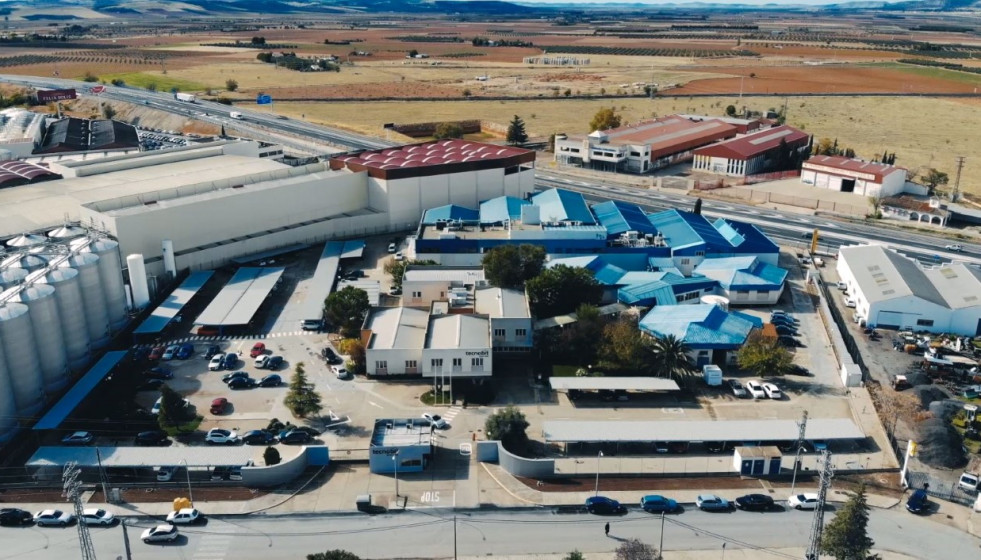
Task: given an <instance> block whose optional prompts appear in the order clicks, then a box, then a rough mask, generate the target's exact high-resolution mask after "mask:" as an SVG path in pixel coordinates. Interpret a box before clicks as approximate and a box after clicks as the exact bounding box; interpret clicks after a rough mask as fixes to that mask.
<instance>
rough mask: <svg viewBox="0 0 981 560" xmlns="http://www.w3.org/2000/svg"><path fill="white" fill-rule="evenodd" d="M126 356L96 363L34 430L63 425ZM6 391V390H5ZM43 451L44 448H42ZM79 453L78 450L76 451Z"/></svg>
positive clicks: (116, 355) (118, 354) (112, 354)
mask: <svg viewBox="0 0 981 560" xmlns="http://www.w3.org/2000/svg"><path fill="white" fill-rule="evenodd" d="M125 356H126V352H122V351H117V352H106V353H105V355H103V356H102V358H101V359H100V360H99V361H98V362H96V364H95V365H94V366H92V368H91V369H89V370H88V371H87V372H85V375H83V376H82V378H81V379H79V380H78V382H77V383H75V385H74V386H73V387H72V388H71V389H69V390H68V392H67V393H65V396H63V397H61V400H59V401H58V402H57V403H56V404H55V405H54V406H53V407H51V410H49V411H48V413H47V414H45V415H44V416H42V417H41V419H40V420H38V423H37V424H34V428H33V429H34V430H35V431H40V430H54V429H56V428H58V426H61V423H62V422H64V421H65V418H68V415H69V414H71V413H72V412H74V410H75V409H76V408H78V405H80V404H82V401H83V400H85V397H87V396H89V393H91V392H92V390H93V389H95V387H96V386H97V385H98V384H99V383H101V382H102V380H103V379H105V378H106V376H107V375H109V372H111V371H112V370H113V368H115V367H116V364H118V363H119V362H120V360H122V359H123V357H125ZM5 390H6V389H5ZM42 449H43V448H42ZM75 450H76V451H77V449H75Z"/></svg>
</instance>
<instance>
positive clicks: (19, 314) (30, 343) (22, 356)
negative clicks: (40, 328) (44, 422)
mask: <svg viewBox="0 0 981 560" xmlns="http://www.w3.org/2000/svg"><path fill="white" fill-rule="evenodd" d="M0 345H2V346H3V355H4V357H5V358H6V359H7V372H8V374H9V376H10V389H6V388H5V390H11V391H13V393H14V402H15V403H17V415H18V416H33V415H34V414H36V413H37V412H38V411H40V410H41V406H42V405H43V404H44V392H43V389H44V378H43V377H42V376H41V360H40V358H39V357H38V355H37V346H36V345H35V343H34V328H33V327H31V316H30V315H29V314H28V311H27V306H26V305H24V304H23V303H14V302H9V303H7V304H6V305H0Z"/></svg>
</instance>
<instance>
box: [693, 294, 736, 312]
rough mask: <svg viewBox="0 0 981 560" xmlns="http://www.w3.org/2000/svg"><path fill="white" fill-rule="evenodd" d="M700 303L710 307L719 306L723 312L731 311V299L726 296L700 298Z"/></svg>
mask: <svg viewBox="0 0 981 560" xmlns="http://www.w3.org/2000/svg"><path fill="white" fill-rule="evenodd" d="M699 301H701V302H702V303H707V304H710V305H718V306H719V307H721V308H722V310H723V311H729V298H727V297H725V296H712V295H708V296H702V297H701V298H699Z"/></svg>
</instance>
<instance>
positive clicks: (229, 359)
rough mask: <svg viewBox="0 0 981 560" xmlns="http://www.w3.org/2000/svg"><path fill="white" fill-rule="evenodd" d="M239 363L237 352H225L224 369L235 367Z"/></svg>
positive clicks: (222, 362)
mask: <svg viewBox="0 0 981 560" xmlns="http://www.w3.org/2000/svg"><path fill="white" fill-rule="evenodd" d="M237 364H238V354H236V353H235V352H229V353H227V354H225V357H224V358H222V360H221V367H222V369H235V366H236V365H237Z"/></svg>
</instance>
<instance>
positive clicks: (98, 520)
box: [80, 508, 116, 526]
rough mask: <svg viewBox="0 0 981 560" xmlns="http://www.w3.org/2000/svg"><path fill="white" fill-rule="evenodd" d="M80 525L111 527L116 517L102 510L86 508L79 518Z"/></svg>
mask: <svg viewBox="0 0 981 560" xmlns="http://www.w3.org/2000/svg"><path fill="white" fill-rule="evenodd" d="M80 519H81V521H82V523H85V524H86V525H103V526H107V525H112V524H114V523H116V517H115V516H114V515H113V514H112V513H110V512H108V511H106V510H104V509H98V508H88V509H84V510H82V517H81V518H80Z"/></svg>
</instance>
